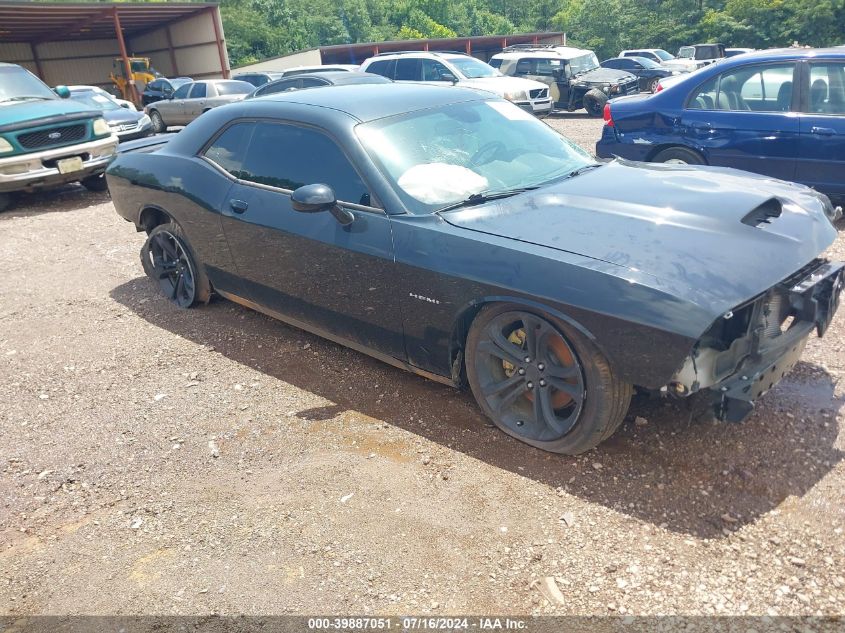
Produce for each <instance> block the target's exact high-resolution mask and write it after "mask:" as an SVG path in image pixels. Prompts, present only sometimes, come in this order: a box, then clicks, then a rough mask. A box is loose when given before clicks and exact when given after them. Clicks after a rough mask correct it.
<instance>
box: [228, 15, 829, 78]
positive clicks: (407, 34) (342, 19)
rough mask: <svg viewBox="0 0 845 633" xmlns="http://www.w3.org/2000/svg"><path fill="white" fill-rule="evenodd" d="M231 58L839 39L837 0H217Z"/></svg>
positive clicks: (613, 49)
mask: <svg viewBox="0 0 845 633" xmlns="http://www.w3.org/2000/svg"><path fill="white" fill-rule="evenodd" d="M222 12H223V22H224V28H225V32H226V39H227V40H228V44H229V55H230V57H231V61H232V65H233V66H237V65H241V64H246V63H250V62H253V61H257V60H259V59H262V58H265V57H271V56H275V55H283V54H285V53H288V52H291V51H295V50H299V49H303V48H311V47H314V46H319V45H325V44H340V43H345V42H369V41H381V40H390V39H413V38H422V37H454V36H465V35H494V34H495V35H507V34H511V33H518V32H527V31H545V30H558V31H565V32H566V33H567V35H568V38H569V42H571V43H573V44H576V45H581V46H583V47H585V48H590V49H593V50H595V51H596V54H597V55H598V56H599V58H600V59H604V58H606V57H610V56H613V55H616V54H618V52H619V51H620V50H622V49H624V48H637V47H657V48H665V49H667V50H669V51H670V52H673V53H675V52H677V49H678V47H679V46H681V45H683V44H692V43H696V42H699V41H720V42H724V43H725V44H726V45H728V46H743V47H745V46H748V47H753V48H768V47H772V46H787V45H789V44H792V43H793V42H794V41H798V42H800V43H801V44H809V45H811V46H832V45H838V44H845V0H223V2H222Z"/></svg>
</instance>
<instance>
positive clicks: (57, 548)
mask: <svg viewBox="0 0 845 633" xmlns="http://www.w3.org/2000/svg"><path fill="white" fill-rule="evenodd" d="M551 123H552V124H553V125H554V126H556V127H558V128H560V129H562V130H563V131H564V132H565V133H567V134H569V135H570V136H571V137H572V138H574V139H575V140H576V141H578V142H580V143H582V144H583V145H585V146H586V147H588V148H590V147H591V146H592V144H593V143H594V141H595V140H596V139H597V137H598V134H599V130H600V125H601V124H600V122H599V121H596V120H590V119H587V118H586V117H585V116H583V115H577V114H575V115H569V116H565V117H559V118H555V119H553V120H551ZM840 229H845V225H840ZM142 241H143V237H142V236H141V235H139V234H136V233H135V232H134V230H133V227H132V226H131V225H129V224H128V223H126V222H124V221H123V220H122V219H120V218H118V217H117V215H116V214H115V213H114V210H113V207H112V205H111V202H110V201H109V198H108V195H107V194H92V193H90V192H87V191H85V190H83V189H82V188H81V187H76V186H74V187H68V188H65V189H63V190H61V191H54V192H50V193H45V194H39V195H33V196H26V197H25V198H24V199H23V200H22V201H21V202H20V204H19V205H18V206H17V207H16V208H14V209H12V210H10V211H8V212H6V213H3V214H0V269H2V271H3V274H2V275H0V385H2V389H0V615H23V614H35V613H39V614H116V613H119V614H135V613H138V614H140V613H144V614H205V613H224V614H235V613H246V614H286V613H314V612H320V613H327V614H349V613H357V614H398V613H431V614H457V613H469V614H481V613H491V612H493V613H498V614H522V615H525V614H531V613H558V614H599V615H601V614H608V613H622V614H670V613H672V614H714V613H718V614H748V615H752V614H756V615H761V614H769V615H776V614H779V615H790V614H808V615H811V614H818V615H822V614H828V615H829V614H843V612H845V578H843V575H845V536H843V529H845V503H844V502H845V464H843V450H845V438H843V432H842V431H843V427H844V426H845V417H843V414H844V413H845V412H843V410H842V406H843V402H845V395H843V386H842V382H841V379H842V376H843V372H845V354H844V353H843V347H845V315H843V314H839V315H838V317H837V318H836V320H835V321H834V322H833V325H832V326H831V329H830V330H829V332H828V334H827V336H826V337H825V338H824V339H821V340H819V339H812V340H811V341H810V343H809V345H808V347H807V350H806V352H805V353H804V358H803V361H802V362H801V363H800V364H799V366H798V367H797V368H796V369H795V371H794V372H793V373H792V374H790V375H789V376H788V377H787V379H786V380H785V381H784V382H783V383H782V384H781V385H779V386H778V387H777V388H776V389H774V390H773V391H772V392H770V393H769V394H768V395H767V396H765V398H764V399H763V400H762V401H761V402H760V404H759V406H758V408H757V409H756V411H755V413H754V414H753V415H752V416H751V417H750V419H748V420H747V421H746V422H745V423H743V424H740V425H726V424H712V423H699V422H695V421H691V420H690V416H689V412H688V411H687V410H686V409H685V408H684V407H683V406H681V407H676V406H671V405H669V404H666V403H662V402H659V401H647V400H643V399H637V400H635V402H634V404H633V406H632V408H631V410H630V413H629V415H628V418H627V419H626V423H625V424H624V426H623V427H622V428H621V430H620V431H619V432H618V433H617V434H616V435H615V436H614V437H613V438H611V440H610V441H608V442H607V443H605V444H603V445H602V446H601V447H599V448H598V449H597V450H595V451H592V452H590V453H589V454H587V455H584V456H581V457H579V458H571V457H562V456H555V455H550V454H546V453H543V452H540V451H538V450H535V449H532V448H529V447H527V446H525V445H522V444H520V443H518V442H516V441H514V440H512V439H509V438H508V437H506V436H505V435H503V434H502V433H500V432H499V431H497V430H496V429H494V428H492V427H491V425H490V424H488V423H487V422H486V420H485V419H484V418H483V417H482V416H481V414H480V413H479V411H478V409H477V408H476V406H475V404H474V403H473V401H472V398H471V396H470V395H469V394H466V393H460V392H458V391H455V390H452V389H450V388H448V387H444V386H441V385H439V384H435V383H433V382H429V381H427V380H425V379H423V378H420V377H417V376H414V375H411V374H408V373H404V372H402V371H400V370H398V369H394V368H392V367H389V366H387V365H384V364H381V363H379V362H377V361H375V360H372V359H370V358H368V357H366V356H363V355H361V354H358V353H356V352H353V351H350V350H348V349H345V348H342V347H339V346H337V345H334V344H332V343H329V342H326V341H324V340H321V339H319V338H317V337H314V336H311V335H309V334H306V333H304V332H301V331H299V330H296V329H293V328H290V327H287V326H285V325H283V324H281V323H278V322H275V321H273V320H271V319H269V318H266V317H264V316H262V315H260V314H257V313H255V312H251V311H249V310H247V309H245V308H242V307H239V306H237V305H234V304H231V303H228V302H226V301H222V300H216V301H214V302H212V303H211V304H210V305H208V306H207V307H203V308H201V309H196V310H190V311H180V310H178V309H176V308H174V307H173V306H171V305H170V304H169V303H168V302H167V301H166V300H165V299H164V298H163V297H161V296H160V295H159V293H158V292H157V290H156V289H155V288H154V286H153V284H152V283H151V282H150V281H148V280H147V279H146V278H145V277H144V276H143V274H142V271H141V266H140V263H139V260H138V249H139V248H140V246H141V244H142ZM829 255H831V256H834V257H838V258H845V237H844V236H842V235H840V238H839V239H838V241H837V242H836V243H835V245H834V246H833V248H832V249H831V251H830V253H829ZM545 577H554V578H555V579H556V582H557V584H558V586H559V587H560V590H561V593H562V595H563V597H564V602H563V604H562V605H558V606H552V605H550V604H549V603H548V602H547V601H546V600H545V599H544V598H543V596H542V594H541V593H540V591H539V590H538V589H537V587H536V585H532V583H533V581H535V580H537V579H542V578H545Z"/></svg>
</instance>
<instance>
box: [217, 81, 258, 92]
mask: <svg viewBox="0 0 845 633" xmlns="http://www.w3.org/2000/svg"><path fill="white" fill-rule="evenodd" d="M253 90H255V86H253V85H252V84H250V83H247V82H245V81H221V82H220V83H219V84H217V94H218V95H246V94H249V93H250V92H252V91H253Z"/></svg>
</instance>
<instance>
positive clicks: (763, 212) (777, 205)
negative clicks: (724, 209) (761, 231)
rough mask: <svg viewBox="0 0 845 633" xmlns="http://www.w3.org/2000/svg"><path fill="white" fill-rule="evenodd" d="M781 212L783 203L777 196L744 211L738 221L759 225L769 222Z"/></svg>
mask: <svg viewBox="0 0 845 633" xmlns="http://www.w3.org/2000/svg"><path fill="white" fill-rule="evenodd" d="M781 213H783V203H782V202H781V201H780V200H778V199H777V198H769V199H768V200H766V201H765V202H763V203H762V204H759V205H757V206H756V207H754V208H753V209H751V211H749V212H748V213H746V214H745V216H744V217H743V218H742V220H740V222H742V223H743V224H747V225H748V226H754V227H759V226H760V225H762V224H771V222H772V220H774V219H775V218H779V217H780V215H781Z"/></svg>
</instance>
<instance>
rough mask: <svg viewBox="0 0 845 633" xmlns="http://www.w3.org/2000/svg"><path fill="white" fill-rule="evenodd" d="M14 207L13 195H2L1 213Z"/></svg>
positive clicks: (0, 201) (0, 196) (0, 198)
mask: <svg viewBox="0 0 845 633" xmlns="http://www.w3.org/2000/svg"><path fill="white" fill-rule="evenodd" d="M11 206H12V194H10V193H0V213H2V212H3V211H5V210H6V209H8V208H9V207H11Z"/></svg>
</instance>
